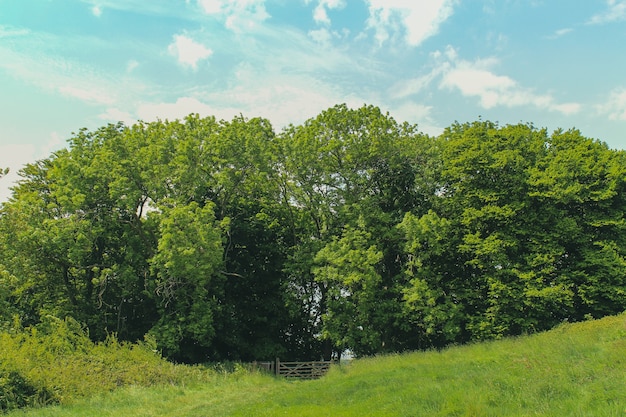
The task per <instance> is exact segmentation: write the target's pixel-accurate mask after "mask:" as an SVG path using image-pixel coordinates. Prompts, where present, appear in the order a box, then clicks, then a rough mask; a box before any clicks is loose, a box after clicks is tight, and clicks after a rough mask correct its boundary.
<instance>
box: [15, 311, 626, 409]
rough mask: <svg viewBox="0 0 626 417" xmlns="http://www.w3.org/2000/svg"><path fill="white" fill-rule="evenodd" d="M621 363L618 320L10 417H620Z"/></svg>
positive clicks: (189, 374)
mask: <svg viewBox="0 0 626 417" xmlns="http://www.w3.org/2000/svg"><path fill="white" fill-rule="evenodd" d="M625 354H626V315H623V314H622V315H618V316H612V317H607V318H604V319H600V320H592V321H587V322H581V323H575V324H567V323H566V324H562V325H560V326H558V327H557V328H556V329H554V330H551V331H548V332H545V333H539V334H534V335H530V336H522V337H515V338H506V339H502V340H496V341H489V342H482V343H476V344H472V345H466V346H453V347H449V348H446V349H443V350H439V351H436V350H433V351H427V352H414V353H407V354H395V355H385V356H377V357H370V358H362V359H356V360H353V361H351V362H350V363H349V364H346V365H342V366H335V367H334V368H332V369H331V371H330V372H329V373H328V374H327V375H326V376H325V377H323V378H321V379H319V380H314V381H292V380H285V379H279V378H275V377H273V376H271V375H266V374H264V373H262V372H259V371H251V370H249V369H247V368H246V367H244V366H239V365H235V366H232V367H230V368H231V369H225V368H219V367H217V368H216V367H211V368H209V367H207V368H199V367H186V366H174V367H173V368H169V367H167V371H166V372H165V371H163V370H164V369H166V368H161V369H162V373H165V374H168V375H169V376H168V378H169V379H170V381H169V382H167V383H163V381H161V382H155V383H154V384H143V386H142V383H141V381H140V383H130V384H126V385H123V386H121V387H119V388H117V389H105V390H103V391H102V392H101V393H97V394H91V395H88V396H85V395H83V396H76V397H75V398H67V399H66V400H64V401H62V403H61V404H60V405H55V406H46V407H41V408H34V409H26V410H25V411H23V410H17V411H11V412H9V413H8V414H7V415H8V416H11V417H14V416H24V417H26V416H38V417H79V416H80V417H84V416H120V415H127V416H131V415H132V416H135V417H149V416H150V417H156V416H186V417H201V416H203V417H204V416H278V415H283V416H316V417H318V416H532V415H540V416H623V415H625V414H626V390H625V389H624V386H625V385H626V356H625ZM154 363H156V362H154ZM154 363H153V366H154ZM159 366H161V367H163V366H165V365H163V364H162V363H161V364H160V365H159ZM168 366H169V365H168ZM177 372H179V374H178V376H176V373H177ZM153 379H154V381H158V378H157V377H156V376H153Z"/></svg>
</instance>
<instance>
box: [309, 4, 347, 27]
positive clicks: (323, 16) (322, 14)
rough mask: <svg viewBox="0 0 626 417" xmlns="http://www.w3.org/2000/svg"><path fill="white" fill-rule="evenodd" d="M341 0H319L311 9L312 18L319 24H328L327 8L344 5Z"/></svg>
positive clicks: (337, 7)
mask: <svg viewBox="0 0 626 417" xmlns="http://www.w3.org/2000/svg"><path fill="white" fill-rule="evenodd" d="M345 5H346V4H345V1H343V0H319V1H318V3H317V6H316V7H315V9H314V10H313V20H315V22H317V23H319V24H324V25H330V18H329V17H328V12H327V10H331V9H339V8H342V7H345Z"/></svg>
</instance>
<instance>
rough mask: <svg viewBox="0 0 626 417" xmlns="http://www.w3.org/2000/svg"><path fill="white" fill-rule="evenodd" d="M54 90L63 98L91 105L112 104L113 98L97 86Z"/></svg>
mask: <svg viewBox="0 0 626 417" xmlns="http://www.w3.org/2000/svg"><path fill="white" fill-rule="evenodd" d="M56 90H57V91H58V92H59V93H61V94H62V95H64V96H65V97H71V98H76V99H79V100H82V101H84V102H87V103H91V104H113V103H114V102H115V98H114V97H113V96H111V95H110V94H109V93H108V92H107V91H106V90H105V89H103V88H102V87H99V86H97V85H86V84H83V85H69V84H66V85H60V86H58V87H57V88H56Z"/></svg>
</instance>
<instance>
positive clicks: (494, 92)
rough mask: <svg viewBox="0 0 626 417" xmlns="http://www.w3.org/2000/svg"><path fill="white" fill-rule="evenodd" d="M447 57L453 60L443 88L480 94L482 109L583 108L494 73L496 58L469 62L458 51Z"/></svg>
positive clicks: (567, 111) (568, 110)
mask: <svg viewBox="0 0 626 417" xmlns="http://www.w3.org/2000/svg"><path fill="white" fill-rule="evenodd" d="M447 56H448V58H449V59H451V62H449V69H447V70H446V71H445V72H444V75H443V78H442V81H441V87H443V88H448V89H457V90H459V91H460V92H461V94H463V95H464V96H468V97H478V98H479V100H480V105H481V106H482V107H483V108H486V109H490V108H493V107H495V106H506V107H519V106H534V107H536V108H539V109H546V110H549V111H556V112H559V113H562V114H565V115H571V114H575V113H577V112H579V111H580V104H578V103H557V102H556V101H555V99H554V97H552V96H551V95H550V94H537V93H535V92H534V91H532V90H531V89H529V88H525V87H523V86H521V85H519V83H518V82H517V81H515V80H513V79H512V78H510V77H508V76H505V75H498V74H495V73H494V72H493V71H492V70H491V68H492V67H493V66H494V65H495V64H497V63H498V61H497V60H496V59H494V58H489V59H482V60H480V59H479V60H477V61H474V62H469V61H464V60H460V59H458V58H457V57H456V53H450V52H448V53H447Z"/></svg>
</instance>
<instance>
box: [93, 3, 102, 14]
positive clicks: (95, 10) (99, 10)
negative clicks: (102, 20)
mask: <svg viewBox="0 0 626 417" xmlns="http://www.w3.org/2000/svg"><path fill="white" fill-rule="evenodd" d="M91 13H92V14H93V15H94V16H96V17H100V16H102V8H101V7H100V6H98V5H95V6H93V7H92V8H91Z"/></svg>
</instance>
